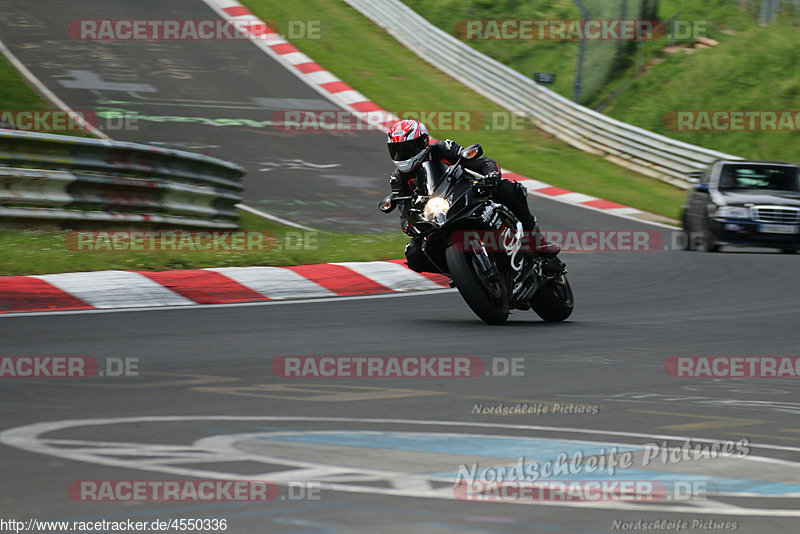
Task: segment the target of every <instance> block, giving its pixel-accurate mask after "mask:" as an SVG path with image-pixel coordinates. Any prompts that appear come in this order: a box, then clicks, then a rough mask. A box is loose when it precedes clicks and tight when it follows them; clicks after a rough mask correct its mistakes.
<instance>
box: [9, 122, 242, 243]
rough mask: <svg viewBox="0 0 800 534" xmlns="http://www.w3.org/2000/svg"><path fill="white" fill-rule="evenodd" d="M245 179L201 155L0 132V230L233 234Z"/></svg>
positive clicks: (227, 165) (223, 163)
mask: <svg viewBox="0 0 800 534" xmlns="http://www.w3.org/2000/svg"><path fill="white" fill-rule="evenodd" d="M243 175H244V169H242V168H241V167H239V166H238V165H234V164H233V163H228V162H226V161H222V160H219V159H216V158H212V157H209V156H204V155H202V154H193V153H190V152H182V151H178V150H169V149H163V148H158V147H151V146H147V145H139V144H135V143H125V142H117V141H106V140H100V139H88V138H82V137H71V136H64V135H47V134H40V133H34V132H21V131H15V130H0V225H6V224H8V223H11V222H14V221H17V222H20V221H26V222H33V223H35V222H37V221H38V222H47V223H50V224H52V223H58V222H59V221H62V222H63V223H64V224H66V225H68V226H78V225H81V224H88V223H92V224H97V223H103V222H107V223H109V224H115V225H117V224H138V225H142V224H148V225H157V226H173V227H187V228H188V227H196V228H220V229H227V228H236V227H237V219H238V214H237V212H236V209H235V207H234V206H235V205H236V204H237V203H239V202H241V200H242V195H241V192H242V189H243V186H242V184H241V178H242V176H243Z"/></svg>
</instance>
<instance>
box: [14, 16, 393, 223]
mask: <svg viewBox="0 0 800 534" xmlns="http://www.w3.org/2000/svg"><path fill="white" fill-rule="evenodd" d="M0 13H2V16H0V39H2V41H3V42H4V43H5V44H6V46H7V47H8V48H9V49H10V50H11V51H12V53H14V55H16V56H17V58H19V59H20V61H22V62H23V63H24V64H25V65H26V66H27V67H28V68H29V69H30V70H31V71H32V72H33V73H34V74H35V75H36V76H37V78H39V79H40V80H41V81H42V82H43V83H44V84H45V85H46V86H47V87H48V88H49V89H50V90H52V91H53V92H54V93H56V94H57V95H58V96H59V97H60V98H61V99H62V100H63V101H64V102H66V103H67V104H68V105H69V106H70V107H71V108H72V109H75V110H88V111H93V112H95V113H97V114H102V113H109V112H114V113H119V114H124V115H126V116H131V117H134V116H135V117H137V120H136V121H135V122H130V121H121V120H111V119H108V120H106V119H102V118H101V119H100V126H101V129H103V130H104V131H106V133H108V135H110V136H111V137H112V138H114V139H117V140H121V141H132V142H138V143H146V144H154V145H157V146H163V147H167V148H176V149H183V150H190V151H192V152H202V153H205V154H208V155H211V156H216V157H219V158H222V159H226V160H229V161H234V162H236V163H238V164H240V165H242V166H243V167H245V169H247V173H248V174H247V176H246V177H245V180H244V184H245V204H246V205H248V206H251V207H253V208H256V209H259V210H262V211H266V212H268V213H270V214H273V215H277V216H280V217H283V218H285V219H288V220H291V221H294V222H298V223H302V224H305V225H307V226H311V227H314V228H320V229H333V230H337V231H355V232H361V233H369V232H374V231H396V229H397V223H396V221H394V220H389V219H388V218H387V217H383V216H381V214H380V213H379V212H378V211H377V210H376V209H375V206H377V203H378V201H379V200H380V199H381V198H383V196H384V195H386V194H387V193H388V187H389V186H388V174H389V172H390V171H391V167H392V165H391V161H390V160H389V156H388V153H387V152H386V148H385V146H384V143H385V136H384V134H383V133H381V132H378V131H341V132H332V133H328V132H321V131H312V132H288V131H286V130H285V129H283V128H279V127H275V126H273V125H272V124H271V122H272V121H273V120H274V119H275V118H276V114H277V117H278V118H280V117H282V115H281V112H282V111H291V110H296V109H298V108H299V109H303V110H318V109H323V110H324V109H337V108H336V106H335V105H333V104H332V103H331V102H329V101H328V100H326V99H324V98H323V97H322V96H321V95H320V94H319V93H318V92H317V91H315V90H314V89H311V88H310V87H308V86H307V85H305V84H304V83H303V82H302V81H300V80H299V79H298V78H297V77H296V76H295V75H294V74H292V73H290V72H289V71H288V70H286V69H285V68H284V67H283V66H281V65H280V64H278V63H276V62H275V61H274V60H273V59H272V58H270V57H269V56H267V55H266V54H265V53H264V52H262V51H261V50H260V49H259V48H257V47H256V46H254V45H253V43H251V42H249V41H236V40H230V41H205V42H202V41H156V42H142V41H88V40H86V41H81V40H75V39H72V38H71V37H70V35H69V34H68V33H67V27H68V25H69V23H70V21H76V20H81V19H133V20H142V19H155V20H160V19H165V20H174V19H192V20H203V19H218V18H219V17H218V15H217V14H216V13H214V12H213V11H212V10H211V9H210V8H209V7H208V6H206V4H204V3H203V2H202V1H200V0H170V1H169V2H162V1H156V0H142V1H136V2H132V1H130V0H87V1H84V0H81V1H76V0H60V1H58V0H26V1H25V2H18V1H16V0H0ZM243 121H248V122H243Z"/></svg>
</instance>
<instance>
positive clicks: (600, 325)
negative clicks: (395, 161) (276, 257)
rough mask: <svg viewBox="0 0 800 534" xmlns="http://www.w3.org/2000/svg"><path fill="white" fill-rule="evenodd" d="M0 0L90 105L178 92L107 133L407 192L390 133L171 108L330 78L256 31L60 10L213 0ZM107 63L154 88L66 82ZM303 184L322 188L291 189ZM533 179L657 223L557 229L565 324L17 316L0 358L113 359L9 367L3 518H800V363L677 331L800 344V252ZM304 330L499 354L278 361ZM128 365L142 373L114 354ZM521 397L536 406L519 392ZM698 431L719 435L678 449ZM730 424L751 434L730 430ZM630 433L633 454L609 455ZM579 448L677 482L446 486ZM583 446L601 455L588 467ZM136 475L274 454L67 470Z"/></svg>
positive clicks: (433, 526)
mask: <svg viewBox="0 0 800 534" xmlns="http://www.w3.org/2000/svg"><path fill="white" fill-rule="evenodd" d="M0 9H1V10H2V13H3V17H2V21H0V31H2V38H3V40H4V42H5V43H6V44H7V45H8V46H9V47H10V48H11V49H12V50H13V51H14V53H15V54H17V56H18V57H19V58H20V59H22V61H24V62H25V63H26V64H27V65H28V66H29V67H30V68H31V69H32V70H33V71H34V72H35V73H36V74H37V75H38V76H39V77H40V78H41V79H42V80H43V81H44V82H45V83H46V84H47V85H48V86H49V87H51V89H53V90H54V91H56V92H57V93H58V94H59V95H60V96H61V97H62V98H63V99H64V100H66V101H67V102H68V103H69V104H70V105H71V106H72V107H74V108H75V109H94V110H99V109H101V108H103V107H114V108H115V109H116V108H118V109H126V110H133V111H135V112H137V113H140V114H141V115H142V116H149V117H151V118H153V117H156V118H157V117H161V118H162V119H161V121H159V120H155V119H153V120H141V121H140V122H139V125H140V128H139V130H137V131H122V132H119V134H117V135H114V137H116V138H119V139H124V140H131V141H138V142H147V143H160V144H163V145H164V146H171V147H179V148H180V147H184V148H197V149H198V150H199V151H206V152H207V153H210V154H211V155H215V156H219V157H223V158H225V159H230V160H233V161H236V162H239V163H241V164H243V165H245V166H246V167H247V168H248V170H249V172H250V174H249V176H248V178H247V182H246V185H247V188H248V189H247V191H248V203H250V204H251V205H253V206H254V207H257V208H262V209H265V210H266V211H269V212H271V213H275V214H277V215H280V216H284V217H287V218H290V219H294V220H298V222H303V223H305V224H310V225H312V226H314V225H316V226H320V227H327V228H329V227H337V228H341V229H348V230H351V229H352V230H357V231H365V232H368V231H382V230H388V229H393V228H396V224H397V223H396V219H395V216H394V215H392V216H388V217H386V216H381V215H380V214H377V213H375V212H374V201H375V200H377V199H378V198H380V196H382V194H383V192H384V191H385V183H384V182H383V180H384V179H385V178H384V177H385V174H386V165H385V162H386V160H385V159H384V157H385V156H384V154H383V147H382V139H381V138H380V136H379V135H378V134H357V135H355V134H354V135H349V136H336V137H331V136H325V137H322V136H317V137H307V138H306V137H304V138H303V139H302V141H298V139H296V138H288V137H285V136H280V135H272V134H270V133H269V131H268V129H267V128H244V127H230V126H227V127H222V126H211V125H208V124H204V123H202V122H191V123H190V122H184V121H177V120H175V121H174V120H168V119H164V117H173V118H174V117H184V118H186V117H203V118H211V119H220V118H248V119H256V120H269V117H270V116H271V113H272V112H273V111H274V110H271V109H267V108H264V107H263V106H264V102H265V101H264V100H259V99H263V98H279V99H284V98H289V97H292V98H309V99H316V98H318V95H317V94H316V93H315V92H313V91H311V90H310V89H307V88H305V87H303V86H302V85H300V84H299V82H297V81H296V79H295V78H294V76H292V75H291V74H289V73H288V72H286V71H285V70H283V69H282V67H279V66H277V65H275V64H274V62H272V61H271V60H270V59H269V58H268V57H266V56H265V55H263V54H262V53H261V52H259V51H258V50H257V49H256V48H255V47H253V46H252V45H251V44H250V43H245V42H241V43H237V42H230V43H217V44H215V45H214V46H207V45H204V44H202V43H179V44H165V43H85V42H78V41H72V40H70V39H69V38H68V37H67V36H66V35H65V34H64V33H63V29H64V28H65V27H66V23H67V22H68V21H69V20H73V19H78V18H96V19H98V18H104V17H108V18H122V17H123V14H124V17H125V18H132V19H133V18H156V17H160V18H170V17H172V18H178V17H181V18H204V17H211V16H212V13H211V12H210V10H208V9H207V8H206V7H205V6H204V4H202V3H201V2H196V1H188V0H176V1H172V2H169V3H164V2H154V1H144V2H135V3H134V2H122V1H104V2H97V1H94V2H80V3H79V2H44V1H40V0H31V1H27V2H24V3H21V2H12V1H10V0H0ZM70 71H73V72H70ZM74 71H82V72H77V73H76V72H74ZM87 72H89V73H93V74H91V75H90V74H86V73H87ZM94 75H97V76H99V79H100V80H103V81H104V82H111V83H115V84H116V83H120V84H146V85H148V86H152V88H155V89H156V90H155V91H152V90H146V91H142V87H138V90H119V89H120V88H119V87H118V86H111V87H112V88H114V89H113V90H109V89H108V87H109V86H108V85H102V88H95V89H90V88H79V87H76V85H81V83H77V82H78V81H81V80H82V82H83V85H91V84H92V83H95V84H98V87H99V83H100V82H98V81H97V80H98V78H97V76H94ZM69 81H72V82H75V83H72V84H69V83H68V84H67V85H64V84H63V83H60V82H69ZM259 102H260V104H256V105H254V103H259ZM267 102H273V105H275V104H274V101H267ZM259 106H262V107H259ZM372 145H378V148H375V149H374V150H365V149H364V146H372ZM295 160H302V162H299V161H295ZM309 164H313V165H331V164H335V165H337V167H335V168H332V169H334V170H320V168H319V167H313V165H309ZM261 169H264V170H261ZM328 175H335V176H338V178H336V177H330V176H328ZM356 178H358V179H356ZM348 179H353V181H352V182H350V185H347V180H348ZM339 180H342V181H341V182H340V181H339ZM298 199H303V200H304V201H307V202H309V204H292V203H291V202H294V201H295V200H298ZM328 200H330V201H331V202H332V203H333V205H328V204H324V203H323V201H328ZM312 201H313V203H312ZM281 202H287V204H285V205H284V204H281ZM534 205H535V206H536V208H537V209H536V212H537V214H538V215H539V217H540V219H541V221H542V225H543V227H544V229H545V230H566V231H571V230H574V231H581V230H600V231H606V232H612V231H639V232H652V231H656V230H658V231H660V232H663V233H659V234H658V238H656V236H655V235H651V234H647V235H648V236H649V237H650V238H652V241H651V245H652V246H651V247H649V248H650V249H653V250H648V251H640V252H621V251H607V252H602V253H569V252H568V253H565V254H564V256H563V257H564V259H565V260H566V261H567V263H568V268H569V273H570V279H571V282H572V285H573V289H574V291H575V295H576V309H575V312H574V314H573V316H572V317H571V318H570V320H569V321H567V322H565V323H563V324H546V323H543V322H541V321H540V320H539V319H538V318H537V317H536V316H535V315H534V314H533V313H532V312H516V313H514V315H513V316H512V318H511V320H510V321H509V323H508V324H506V325H504V326H500V327H490V326H486V325H484V324H483V323H482V322H480V321H479V320H478V319H477V318H476V317H475V316H474V315H473V314H472V312H471V311H470V310H469V308H468V307H467V306H466V305H465V304H464V302H463V301H462V300H461V299H460V297H459V296H458V294H457V293H456V292H455V291H449V290H445V291H440V292H431V293H424V294H409V295H399V296H391V297H370V298H341V299H331V300H324V301H321V300H318V301H302V302H300V301H296V302H284V303H277V302H273V303H260V304H257V305H244V306H216V307H199V308H192V309H163V310H136V311H116V312H100V313H85V312H83V313H65V314H48V315H43V314H32V315H29V316H0V356H18V357H19V356H22V357H24V356H52V357H56V356H68V357H77V356H82V357H87V358H92V359H94V360H95V361H97V362H98V364H99V366H100V370H101V371H103V373H104V375H105V376H99V375H97V376H93V377H90V378H80V379H78V378H71V379H66V378H36V379H31V378H14V379H11V378H4V379H2V381H0V400H1V401H2V402H0V421H2V423H0V430H2V433H0V442H1V443H2V445H0V447H1V449H0V450H2V453H3V454H2V459H0V465H2V473H3V482H2V484H0V503H2V504H1V505H0V511H1V512H2V513H1V514H0V520H9V519H15V520H21V521H26V522H27V521H28V520H29V519H32V518H36V519H39V520H46V519H51V520H67V521H101V520H106V521H111V520H127V519H132V520H134V521H147V522H148V524H150V522H152V521H154V520H172V519H181V518H183V519H190V518H191V519H201V518H204V519H218V520H221V519H224V520H225V521H226V522H227V530H228V531H229V532H234V533H250V532H253V533H264V532H289V533H312V532H313V533H329V532H330V533H376V532H380V533H393V532H398V533H408V532H413V533H417V532H420V533H428V532H430V533H448V532H489V533H505V532H524V533H531V532H563V533H609V532H644V531H645V530H644V529H645V528H646V526H647V525H650V528H649V530H648V531H650V532H653V531H655V532H668V531H677V530H679V529H680V530H681V531H683V532H708V531H713V532H725V531H728V530H733V529H734V527H735V529H736V531H737V532H747V533H750V532H757V533H759V534H770V533H776V534H777V533H785V532H796V531H797V530H798V529H800V521H799V520H798V516H800V510H798V506H797V498H798V496H800V487H798V486H800V484H798V481H800V454H798V453H799V452H800V435H798V428H799V427H798V420H799V419H798V416H799V415H800V402H798V400H797V399H798V387H797V381H796V380H795V379H791V378H780V379H775V378H773V379H764V378H751V379H721V378H675V377H672V376H670V374H669V373H668V372H667V370H668V369H669V368H670V367H669V365H667V366H666V368H665V364H667V362H668V361H670V360H668V358H671V357H675V356H682V357H686V356H766V357H778V356H794V355H797V354H798V339H800V338H798V334H797V324H798V319H800V313H799V312H798V307H797V299H798V296H799V295H800V283H798V279H797V277H796V267H797V257H796V256H787V255H781V254H777V253H773V252H772V251H760V252H759V251H752V250H750V251H733V252H723V253H718V254H701V253H688V252H678V251H673V250H665V247H666V248H667V249H669V248H671V240H672V236H671V235H670V234H669V233H668V232H667V231H666V230H663V229H659V228H655V227H652V226H647V225H645V224H644V223H640V222H634V221H630V220H625V219H620V218H614V217H610V216H608V215H604V214H600V213H596V212H591V211H588V210H584V209H579V208H576V207H572V206H565V205H563V204H558V203H555V202H552V201H536V202H535V203H534ZM399 253H400V251H398V255H399ZM307 356H338V357H348V356H350V357H368V356H385V357H414V358H424V357H428V358H429V357H454V358H477V359H479V360H480V362H481V364H482V368H481V370H482V372H480V373H478V374H479V376H475V377H471V378H464V377H452V378H451V377H446V376H436V377H426V378H415V377H401V378H398V377H396V378H375V377H372V378H351V377H317V378H308V377H306V378H282V377H281V376H279V375H280V374H281V371H280V370H281V369H282V367H280V365H279V362H282V361H283V362H285V361H286V360H280V358H287V357H307ZM473 364H474V361H473ZM512 364H513V365H514V372H513V373H511V371H510V370H509V369H510V366H511V365H512ZM120 365H121V366H122V367H120ZM125 365H128V367H127V372H124V373H123V374H125V375H126V376H109V375H117V374H119V373H120V372H122V371H120V369H123V370H124V369H125ZM284 369H285V368H284ZM483 371H485V372H483ZM486 372H488V373H489V375H486ZM517 405H520V407H522V406H525V407H526V410H531V409H532V410H533V411H534V413H514V412H513V408H514V407H516V406H517ZM503 408H512V410H511V413H506V414H504V413H503ZM493 410H494V411H493ZM688 439H691V440H692V442H691V443H690V445H691V447H692V448H694V447H697V450H698V451H700V452H701V453H702V452H706V453H707V455H706V456H707V457H705V458H703V457H701V458H692V457H689V458H684V457H682V456H675V453H676V448H680V447H682V446H684V445H686V443H687V440H688ZM743 440H744V441H743ZM720 445H723V446H727V445H730V446H731V447H734V446H735V447H736V448H735V452H736V454H734V455H733V456H730V455H719V454H717V453H716V452H714V453H713V454H712V452H711V451H717V449H718V448H719V446H720ZM732 450H733V449H732ZM625 453H628V454H629V457H630V458H633V465H632V466H631V465H628V467H627V468H626V469H622V468H617V469H613V468H609V467H608V465H607V464H608V463H609V462H611V459H612V458H614V456H615V455H618V456H621V455H623V454H625ZM579 454H580V455H582V456H583V460H581V461H576V465H578V467H579V468H578V469H577V472H570V473H567V474H564V473H563V472H562V473H560V474H559V475H558V478H556V480H560V481H562V482H563V481H565V480H566V481H573V482H574V481H586V480H601V481H602V480H606V481H610V482H615V481H616V482H619V481H625V480H627V481H635V482H638V483H642V484H650V487H657V488H661V489H662V491H661V492H660V493H659V492H656V496H657V498H655V499H651V500H646V501H639V502H631V501H629V500H626V501H620V500H615V499H613V496H614V494H613V493H610V494H606V495H605V497H606V498H603V499H600V500H598V501H593V502H589V503H586V502H583V503H581V502H575V501H565V500H564V499H562V498H559V497H558V495H555V496H554V495H549V498H540V499H536V500H532V499H524V498H522V499H517V500H518V501H522V502H513V501H514V499H511V501H512V502H502V503H498V502H476V501H469V502H466V501H462V500H459V499H457V498H456V495H455V493H454V487H453V478H454V476H455V475H457V473H459V471H461V472H463V470H466V471H469V470H470V469H471V467H473V466H474V469H475V470H476V472H477V473H479V474H480V473H483V474H484V475H486V477H487V478H488V477H489V473H490V472H496V471H495V470H496V469H497V468H499V467H503V466H505V467H506V468H509V467H513V466H515V465H517V462H520V463H522V465H523V466H530V465H532V463H534V464H535V465H537V466H539V467H540V468H542V469H544V466H547V465H551V466H552V465H555V464H556V463H557V462H558V458H559V455H564V456H565V457H567V458H576V457H577V455H579ZM662 454H664V456H662ZM645 455H649V456H650V457H649V459H648V462H647V463H646V465H645V462H644V456H645ZM701 456H702V455H701ZM590 457H591V458H592V459H593V461H596V462H597V463H602V462H605V463H606V467H605V468H603V469H601V470H600V471H599V472H598V471H597V470H595V471H592V470H590V469H589V468H588V466H589V465H590V462H589V458H590ZM523 458H524V460H523ZM142 480H146V481H153V482H159V481H171V480H179V481H187V480H188V481H201V480H217V481H234V480H250V481H260V480H268V481H271V482H275V483H276V484H277V488H278V490H279V492H280V496H279V497H278V498H277V499H276V500H274V501H271V502H267V503H265V502H240V501H233V502H231V501H223V502H189V501H185V500H184V501H178V502H108V501H106V502H94V501H92V499H93V497H92V493H91V492H90V491H89V492H88V493H87V492H85V493H81V492H80V491H78V492H76V490H75V488H76V487H77V488H81V487H82V486H81V481H142ZM88 484H90V483H88ZM83 487H84V488H85V487H86V486H83ZM88 487H90V488H91V487H92V486H91V484H90V485H89V486H88ZM639 521H642V522H644V525H645V526H642V524H641V523H638V526H637V522H639ZM653 521H663V523H660V524H659V525H657V526H660V527H663V528H661V530H658V529H655V528H653V527H652V522H653ZM709 521H711V522H712V523H709ZM0 527H3V528H5V529H6V530H7V529H8V528H7V525H5V526H4V525H3V524H2V523H0ZM26 527H27V524H26ZM30 530H35V529H30ZM40 530H41V529H40ZM56 530H61V531H69V532H82V531H85V529H81V528H78V527H75V526H69V527H64V528H61V529H56ZM150 530H155V529H152V528H151V529H150ZM162 530H163V529H162ZM172 530H177V528H173V529H172ZM23 531H26V532H27V531H28V529H27V528H25V529H24V530H23Z"/></svg>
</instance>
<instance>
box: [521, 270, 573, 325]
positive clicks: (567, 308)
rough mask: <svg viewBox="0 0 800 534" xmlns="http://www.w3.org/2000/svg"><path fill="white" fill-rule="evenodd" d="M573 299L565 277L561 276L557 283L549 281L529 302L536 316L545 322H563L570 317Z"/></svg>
mask: <svg viewBox="0 0 800 534" xmlns="http://www.w3.org/2000/svg"><path fill="white" fill-rule="evenodd" d="M574 307H575V299H574V297H573V296H572V287H570V285H569V280H567V275H565V274H562V275H561V278H560V280H559V281H556V280H549V281H547V282H546V283H545V285H544V287H542V288H541V289H539V291H537V292H536V294H535V295H534V296H533V299H532V300H531V308H533V311H535V312H536V315H538V316H539V317H541V318H542V319H543V320H545V321H547V322H551V323H554V322H560V321H564V320H566V319H567V317H569V316H570V315H572V309H573V308H574Z"/></svg>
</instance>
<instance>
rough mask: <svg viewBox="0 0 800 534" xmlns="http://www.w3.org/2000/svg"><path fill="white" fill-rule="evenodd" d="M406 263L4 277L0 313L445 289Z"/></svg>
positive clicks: (443, 282)
mask: <svg viewBox="0 0 800 534" xmlns="http://www.w3.org/2000/svg"><path fill="white" fill-rule="evenodd" d="M404 262H405V260H391V261H371V262H342V263H324V264H319V265H297V266H294V267H222V268H214V269H193V270H180V271H162V272H145V271H97V272H80V273H62V274H44V275H36V276H4V277H0V314H2V313H11V312H39V311H56V310H86V309H109V308H142V307H155V306H191V305H195V304H225V303H235V302H256V301H267V300H286V299H293V298H321V297H336V296H348V295H370V294H377V293H397V292H408V291H423V290H429V289H442V288H445V287H448V279H447V278H446V277H445V276H443V275H436V274H427V273H425V274H419V273H417V272H414V271H412V270H411V269H409V268H408V267H406V266H405V264H404Z"/></svg>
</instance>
